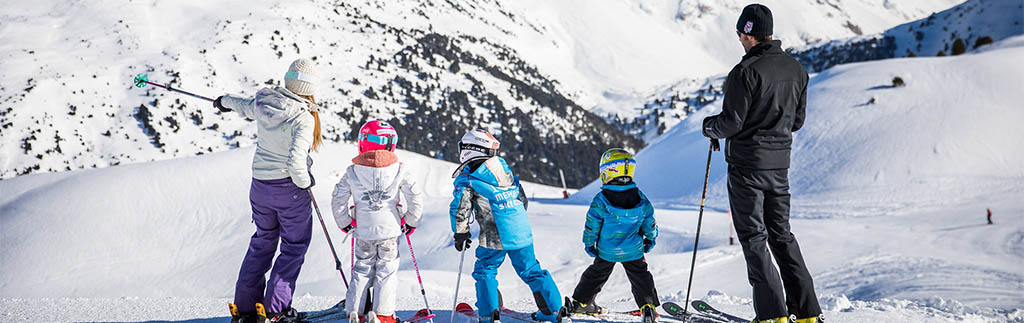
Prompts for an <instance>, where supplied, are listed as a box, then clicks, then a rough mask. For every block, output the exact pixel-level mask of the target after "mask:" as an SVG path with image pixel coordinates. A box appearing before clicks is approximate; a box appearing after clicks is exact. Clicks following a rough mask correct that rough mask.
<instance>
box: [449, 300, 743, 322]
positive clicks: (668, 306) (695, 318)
mask: <svg viewBox="0 0 1024 323" xmlns="http://www.w3.org/2000/svg"><path fill="white" fill-rule="evenodd" d="M690 304H691V305H692V306H693V309H694V311H693V312H687V311H685V310H684V309H683V307H682V306H679V304H676V303H673V302H666V303H664V304H662V309H664V310H665V312H666V313H667V314H668V315H667V316H665V318H669V319H673V320H676V321H681V322H684V323H749V322H750V320H748V319H744V318H741V317H738V316H735V315H731V314H728V313H725V312H722V311H719V310H717V309H715V308H714V307H711V305H710V304H708V303H707V302H704V301H701V300H695V301H693V302H691V303H690ZM455 312H456V313H459V314H463V315H465V316H466V317H467V321H466V322H467V323H476V322H477V321H478V320H479V318H478V317H477V315H476V311H474V310H473V307H472V306H470V305H469V304H466V303H459V304H458V305H456V306H455ZM608 314H620V315H629V316H639V311H628V312H611V313H608ZM587 316H590V317H594V318H596V319H599V320H606V317H605V314H598V315H587ZM501 317H502V318H503V319H504V318H511V319H514V320H517V321H524V322H535V321H534V320H533V318H532V317H531V316H530V314H527V313H521V312H516V311H512V310H509V309H507V308H502V310H501ZM452 323H456V321H452Z"/></svg>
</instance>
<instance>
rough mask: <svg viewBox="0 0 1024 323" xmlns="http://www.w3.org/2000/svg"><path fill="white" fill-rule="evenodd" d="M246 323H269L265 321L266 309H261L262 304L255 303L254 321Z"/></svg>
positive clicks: (267, 320)
mask: <svg viewBox="0 0 1024 323" xmlns="http://www.w3.org/2000/svg"><path fill="white" fill-rule="evenodd" d="M246 322H255V323H270V320H269V319H267V308H265V307H263V303H256V317H255V320H248V321H246Z"/></svg>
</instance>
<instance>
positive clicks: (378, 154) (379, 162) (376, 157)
mask: <svg viewBox="0 0 1024 323" xmlns="http://www.w3.org/2000/svg"><path fill="white" fill-rule="evenodd" d="M397 162H398V155H395V153H393V152H390V151H387V150H371V151H367V152H364V153H362V154H359V156H356V158H352V163H353V164H356V165H362V166H367V167H374V168H381V167H388V166H391V165H393V164H395V163H397Z"/></svg>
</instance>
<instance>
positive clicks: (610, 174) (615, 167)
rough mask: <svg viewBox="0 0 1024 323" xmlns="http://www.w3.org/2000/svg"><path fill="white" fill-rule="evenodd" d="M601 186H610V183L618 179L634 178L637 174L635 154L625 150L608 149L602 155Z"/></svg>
mask: <svg viewBox="0 0 1024 323" xmlns="http://www.w3.org/2000/svg"><path fill="white" fill-rule="evenodd" d="M599 165H600V166H599V167H598V168H600V170H601V184H608V182H609V181H611V180H613V179H615V178H618V177H629V178H630V179H632V178H633V174H634V173H636V160H635V159H633V153H631V152H629V150H626V149H625V148H612V149H608V150H606V151H605V152H604V154H602V155H601V163H600V164H599Z"/></svg>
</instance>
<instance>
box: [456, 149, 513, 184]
mask: <svg viewBox="0 0 1024 323" xmlns="http://www.w3.org/2000/svg"><path fill="white" fill-rule="evenodd" d="M469 169H470V168H469V166H465V168H464V170H465V171H466V172H469ZM469 177H472V178H475V179H477V180H479V181H482V182H484V183H487V184H491V185H492V186H497V187H508V186H512V185H514V184H515V177H514V176H512V169H511V168H509V167H508V164H507V163H505V160H504V159H502V158H501V157H498V156H494V157H491V158H488V159H487V160H486V161H484V163H483V164H482V165H480V167H477V169H476V171H473V172H472V173H470V174H469Z"/></svg>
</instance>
